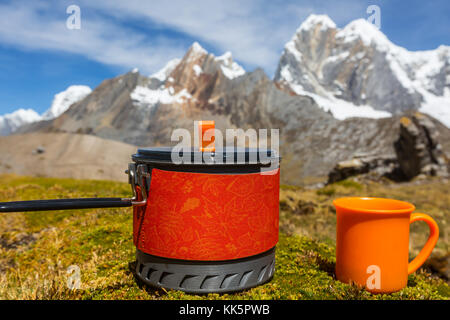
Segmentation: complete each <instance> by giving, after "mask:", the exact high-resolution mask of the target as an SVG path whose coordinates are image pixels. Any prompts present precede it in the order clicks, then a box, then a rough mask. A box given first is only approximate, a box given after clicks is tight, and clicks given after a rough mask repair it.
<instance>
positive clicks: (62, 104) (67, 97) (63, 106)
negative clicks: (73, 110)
mask: <svg viewBox="0 0 450 320" xmlns="http://www.w3.org/2000/svg"><path fill="white" fill-rule="evenodd" d="M91 92H92V90H91V88H89V87H88V86H83V85H72V86H70V87H68V88H67V89H66V90H64V91H62V92H60V93H58V94H56V95H55V97H54V98H53V102H52V105H51V107H50V109H48V110H47V111H46V112H44V114H43V115H42V119H44V120H50V119H54V118H56V117H59V116H60V115H61V114H63V113H64V112H65V111H66V110H67V109H68V108H69V107H70V106H71V105H72V104H74V103H75V102H78V101H80V100H82V99H84V98H85V97H86V96H87V95H88V94H90V93H91Z"/></svg>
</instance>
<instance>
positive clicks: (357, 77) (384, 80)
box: [274, 15, 450, 127]
mask: <svg viewBox="0 0 450 320" xmlns="http://www.w3.org/2000/svg"><path fill="white" fill-rule="evenodd" d="M274 81H275V82H276V83H277V84H278V86H279V87H281V88H283V89H284V90H287V91H288V92H292V93H294V94H299V95H308V96H311V97H313V98H314V99H315V100H316V101H317V103H318V104H319V105H320V106H321V107H322V108H323V109H324V110H326V111H327V110H330V111H331V112H332V113H333V115H334V116H335V117H336V118H338V119H345V118H348V117H353V116H369V117H373V118H381V117H388V116H390V115H391V114H400V113H402V112H403V111H406V110H419V111H421V112H423V113H426V114H429V115H431V116H433V117H435V118H437V119H439V120H440V121H442V122H443V123H444V124H445V125H447V127H450V47H449V46H440V47H439V48H437V49H435V50H429V51H414V52H412V51H408V50H406V49H404V48H402V47H399V46H397V45H395V44H393V43H392V42H391V41H389V39H388V38H387V37H386V36H385V35H384V34H383V33H382V32H381V31H380V30H378V29H377V28H376V26H375V25H373V24H371V23H369V22H367V21H366V20H364V19H359V20H355V21H352V22H350V23H349V24H348V25H346V26H345V27H344V28H342V29H340V28H338V27H337V26H336V24H335V23H334V22H333V21H332V20H331V19H330V18H329V17H328V16H326V15H311V16H309V17H308V19H306V20H305V21H304V22H303V23H302V24H301V26H300V27H299V28H298V29H297V31H296V33H295V34H294V36H293V37H292V39H291V40H290V41H289V42H288V43H287V44H286V45H285V48H284V51H283V53H282V56H281V58H280V61H279V64H278V68H277V71H276V74H275V77H274ZM361 113H362V115H361Z"/></svg>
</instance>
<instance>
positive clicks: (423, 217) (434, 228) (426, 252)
mask: <svg viewBox="0 0 450 320" xmlns="http://www.w3.org/2000/svg"><path fill="white" fill-rule="evenodd" d="M414 221H425V222H426V223H427V225H428V227H429V228H430V235H429V236H428V240H427V242H426V243H425V246H424V247H423V248H422V250H421V251H420V252H419V254H418V255H417V257H415V258H414V259H413V260H412V261H411V262H410V263H409V264H408V274H411V273H413V272H414V271H416V270H417V269H419V267H420V266H421V265H422V264H423V263H424V262H425V261H426V260H427V259H428V257H429V256H430V254H431V251H433V248H434V246H435V245H436V242H437V241H438V238H439V227H438V225H437V223H436V221H434V220H433V218H431V217H430V216H429V215H427V214H425V213H413V214H411V218H410V220H409V223H410V224H411V223H413V222H414Z"/></svg>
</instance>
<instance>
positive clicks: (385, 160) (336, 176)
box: [327, 154, 398, 184]
mask: <svg viewBox="0 0 450 320" xmlns="http://www.w3.org/2000/svg"><path fill="white" fill-rule="evenodd" d="M397 167H398V165H397V159H396V158H395V157H392V156H376V155H369V154H359V155H355V156H354V157H353V159H351V160H347V161H341V162H338V163H337V164H336V166H335V167H334V168H333V170H331V171H330V173H329V174H328V182H327V183H328V184H329V183H334V182H337V181H341V180H345V179H347V178H349V177H352V176H357V175H361V174H367V173H369V172H371V173H373V175H372V176H374V177H376V178H381V177H383V176H386V175H391V174H392V173H393V172H395V171H396V168H397Z"/></svg>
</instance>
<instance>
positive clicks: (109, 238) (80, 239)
mask: <svg viewBox="0 0 450 320" xmlns="http://www.w3.org/2000/svg"><path fill="white" fill-rule="evenodd" d="M327 188H328V189H327V190H330V188H334V191H333V192H331V191H327V192H322V191H323V190H322V191H318V192H317V191H308V190H304V189H302V188H296V187H283V188H282V190H281V206H282V211H281V221H280V227H281V230H282V233H281V235H280V242H279V244H278V246H277V252H276V259H277V260H276V261H277V264H276V272H275V276H274V278H273V280H272V281H271V282H269V283H267V284H265V285H263V286H260V287H257V288H254V289H251V290H248V291H244V292H241V293H236V294H223V295H219V294H209V295H201V296H198V295H189V294H185V293H183V292H179V291H166V290H155V289H145V288H141V287H140V286H139V285H138V284H137V282H136V281H135V279H134V277H133V274H132V272H131V271H130V270H131V269H132V266H133V262H134V246H133V243H132V239H131V236H132V223H131V210H130V209H129V208H119V209H92V210H77V211H64V212H63V211H61V212H32V213H26V214H25V213H1V214H0V299H449V297H450V288H449V286H448V285H447V283H446V282H445V281H443V280H442V279H439V278H437V277H436V276H432V275H430V274H429V273H426V272H424V271H420V272H417V273H416V274H413V275H411V276H410V277H409V281H408V287H407V288H405V289H403V290H401V291H400V292H397V293H394V294H390V295H372V294H370V293H368V292H366V291H365V290H363V289H361V288H357V287H355V286H350V285H346V284H343V283H340V282H339V281H336V280H335V278H334V275H333V270H334V262H335V258H334V242H333V240H332V236H331V234H332V231H333V228H334V226H333V224H334V220H333V218H332V215H333V213H332V209H330V207H329V203H330V201H331V199H332V198H333V197H335V196H336V195H340V194H345V193H346V192H352V193H353V192H364V189H365V188H366V186H359V185H358V186H356V185H355V184H354V183H344V185H342V184H341V185H337V186H333V187H327ZM379 188H380V190H381V189H382V188H381V187H379ZM352 189H355V190H352ZM439 189H442V187H439ZM349 190H350V191H349ZM408 192H409V191H408ZM444 192H445V190H444ZM129 193H130V191H129V186H128V185H127V184H124V183H118V182H109V181H80V180H71V179H51V178H26V177H17V176H10V175H8V176H1V179H0V201H12V200H26V199H44V198H47V199H50V198H60V197H67V198H68V197H94V196H98V197H101V196H128V195H129ZM300 199H304V201H305V202H307V203H306V205H307V206H310V207H311V206H312V207H313V208H314V209H313V210H312V211H311V210H307V211H306V212H307V215H302V210H301V208H304V207H305V203H303V204H302V205H301V206H300V205H299V207H300V209H298V208H295V206H296V205H297V204H298V200H300ZM308 203H309V204H308ZM294 204H295V205H294ZM434 205H439V204H434ZM447 208H448V207H447ZM444 218H445V216H444ZM444 218H443V219H441V220H440V221H441V223H442V221H446V220H445V219H444ZM320 219H322V220H320ZM317 221H319V222H317ZM322 224H323V226H326V225H328V224H330V226H329V227H326V228H323V229H320V227H321V225H322ZM302 225H303V229H302V230H303V232H298V230H299V228H300V227H301V226H302ZM318 228H319V229H318ZM283 230H284V231H283ZM306 233H307V234H306ZM446 245H447V244H446V243H445V244H441V250H445V248H446V247H445V246H446ZM71 265H77V266H79V267H80V270H81V289H80V290H69V289H67V280H68V277H69V275H68V274H67V268H68V267H69V266H71Z"/></svg>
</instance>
